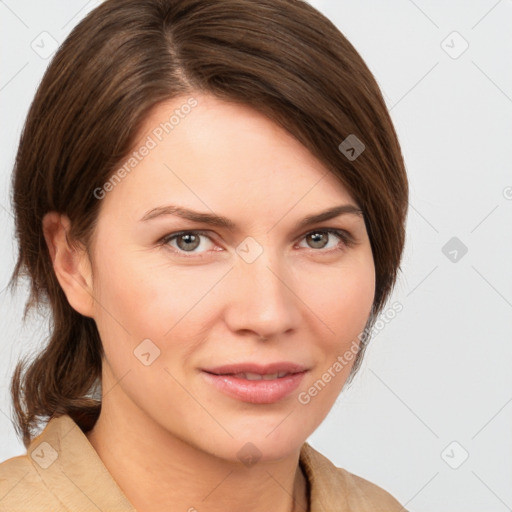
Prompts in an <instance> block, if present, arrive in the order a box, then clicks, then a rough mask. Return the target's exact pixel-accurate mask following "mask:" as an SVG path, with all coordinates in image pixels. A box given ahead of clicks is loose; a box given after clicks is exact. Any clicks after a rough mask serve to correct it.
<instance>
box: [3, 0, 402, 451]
mask: <svg viewBox="0 0 512 512" xmlns="http://www.w3.org/2000/svg"><path fill="white" fill-rule="evenodd" d="M194 91H199V92H206V93H210V94H213V95H215V96H216V97H218V98H220V99H225V100H228V101H232V102H233V101H234V102H239V103H241V104H245V105H248V106H251V107H253V108H255V109H256V110H258V111H260V112H261V113H263V114H265V115H267V116H268V117H269V118H270V119H272V120H273V121H274V122H276V123H278V124H279V125H281V126H282V127H283V128H285V129H286V130H288V132H289V133H291V134H292V135H293V136H294V137H296V139H297V140H299V141H300V142H301V143H302V144H303V145H304V146H306V147H307V148H308V149H309V150H310V151H311V152H312V154H313V155H314V156H316V157H317V158H318V159H319V160H320V161H321V162H322V163H323V164H324V165H325V166H326V167H327V168H328V169H329V171H330V172H332V173H333V174H334V175H335V176H337V177H338V178H339V180H340V182H341V183H342V184H343V185H344V186H345V187H346V188H347V190H348V191H349V193H350V194H351V195H352V196H353V197H354V199H355V200H356V201H357V203H358V205H359V206H360V208H361V209H362V210H363V213H364V220H365V223H366V228H367V231H368V234H369V238H370V242H371V247H372V251H373V256H374V262H375V271H376V292H375V297H374V303H373V307H372V313H371V315H370V317H369V320H368V324H367V329H369V328H371V326H372V325H373V322H374V321H375V320H376V316H377V314H378V313H379V312H380V311H381V310H382V308H383V306H384V304H385V302H386V300H387V298H388V296H389V294H390V292H391V290H392V288H393V286H394V284H395V280H396V277H397V272H398V270H399V268H400V267H399V264H400V260H401V255H402V249H403V246H404V239H405V219H406V214H407V204H408V183H407V177H406V171H405V166H404V162H403V157H402V154H401V150H400V146H399V143H398V140H397V136H396V133H395V130H394V127H393V125H392V122H391V119H390V116H389V114H388V110H387V108H386V105H385V103H384V100H383V98H382V95H381V92H380V90H379V87H378V85H377V83H376V81H375V79H374V77H373V75H372V73H371V72H370V70H369V69H368V67H367V66H366V64H365V62H364V61H363V59H362V58H361V57H360V55H359V54H358V53H357V51H356V50H355V49H354V47H353V46H352V45H351V44H350V43H349V42H348V41H347V39H346V38H345V37H344V36H343V35H342V34H341V33H340V31H339V30H338V29H337V28H336V27H335V25H333V24H332V23H331V22H330V21H329V20H328V19H327V18H325V17H324V16H323V15H322V14H321V13H319V12H318V11H316V10H315V9H314V8H313V7H312V6H310V5H309V4H307V3H306V2H304V1H302V0H257V1H251V0H216V1H214V2H212V1H205V0H107V1H105V2H104V3H103V4H101V5H100V6H99V7H97V8H96V9H94V10H93V11H92V12H91V13H89V14H88V15H87V16H86V17H85V18H84V19H83V20H82V21H81V22H80V23H79V24H78V25H77V26H76V27H75V28H74V30H73V31H72V32H71V34H70V35H69V37H68V38H67V39H66V40H65V41H64V43H63V44H62V45H61V47H60V48H59V50H58V51H57V53H56V54H55V56H54V58H53V60H52V61H51V63H50V65H49V67H48V68H47V70H46V73H45V75H44V77H43V80H42V82H41V84H40V86H39V88H38V90H37V93H36V95H35V98H34V100H33V103H32V105H31V107H30V110H29V113H28V116H27V119H26V122H25V125H24V128H23V132H22V135H21V138H20V143H19V148H18V152H17V156H16V161H15V167H14V172H13V197H12V201H13V209H14V212H15V227H16V236H17V240H18V245H19V254H18V259H17V263H16V266H15V269H14V271H13V275H12V277H11V281H10V286H11V288H12V285H13V283H14V282H16V281H17V280H18V279H19V278H20V277H21V276H27V277H28V278H29V280H30V296H29V298H28V301H27V304H26V306H25V316H24V318H26V314H27V312H28V311H29V310H30V309H31V308H33V307H35V306H42V305H47V306H49V308H50V310H51V314H50V317H49V318H50V335H49V342H48V344H47V346H45V348H44V350H42V351H41V352H40V353H39V354H38V355H37V357H36V358H35V359H34V360H33V361H32V362H30V364H28V367H26V362H25V361H20V362H19V363H18V365H17V366H16V368H15V371H14V375H13V378H12V383H11V394H12V400H13V403H14V409H15V415H16V422H15V423H16V424H15V427H16V430H17V432H18V435H20V436H22V438H23V442H24V444H25V446H26V447H28V444H29V443H30V441H31V438H32V437H33V436H34V435H35V429H36V428H37V421H39V420H42V419H45V420H48V419H50V418H51V417H54V416H61V415H63V414H69V415H70V416H71V417H72V418H73V419H74V420H75V421H76V422H77V423H78V424H79V425H80V427H81V428H82V429H83V430H84V431H87V430H89V429H90V428H92V426H93V425H94V423H95V421H96V419H97V417H98V414H99V411H100V408H101V401H100V400H98V399H97V397H95V396H94V395H93V394H92V391H93V390H94V389H95V387H97V386H98V384H100V383H101V380H100V379H101V358H102V354H103V352H102V344H101V340H100V337H99V334H98V330H97V328H96V324H95V322H94V320H93V319H92V318H88V317H84V316H82V315H80V314H79V313H77V312H76V311H75V310H74V309H73V308H72V307H71V306H70V304H69V303H68V301H67V298H66V296H65V294H64V292H63V291H62V289H61V287H60V285H59V282H58V281H57V279H56V276H55V273H54V270H53V266H52V262H51V259H50V256H49V251H48V248H47V245H46V242H45V239H44V236H43V231H42V218H43V216H44V215H45V214H46V213H47V212H49V211H56V212H59V213H62V214H65V215H67V216H68V217H69V219H70V221H71V232H70V238H71V240H72V241H76V242H77V243H78V242H80V243H84V244H85V246H86V247H87V246H88V241H89V240H90V236H91V233H92V232H93V230H94V227H95V221H96V219H97V215H98V212H99V207H100V201H98V199H97V198H96V196H95V195H94V193H93V191H94V190H95V189H97V188H98V187H101V186H102V185H103V184H104V183H105V182H106V181H107V180H108V179H109V177H110V176H111V175H112V174H113V173H114V172H115V170H116V168H117V167H116V166H117V165H118V164H119V162H122V161H123V159H124V157H125V156H126V155H127V154H128V152H129V151H130V149H131V148H132V146H133V144H134V143H135V141H136V137H137V135H138V132H139V129H140V127H141V125H142V123H143V121H144V120H145V118H146V117H147V115H148V114H149V112H150V111H151V109H153V108H154V107H155V106H156V105H157V104H159V103H160V102H162V101H164V100H169V99H171V98H173V97H177V96H182V95H190V94H192V93H193V92H194ZM351 134H353V135H355V136H356V137H357V138H358V139H359V140H360V141H362V142H363V143H364V145H365V149H364V151H363V152H362V153H361V154H360V155H359V156H358V157H357V158H355V159H351V158H347V154H345V153H343V152H342V151H341V150H340V149H339V148H338V146H339V145H340V143H341V142H342V141H344V140H345V139H346V138H347V136H349V135H351ZM362 341H363V343H361V346H360V349H359V352H358V355H357V357H356V360H355V363H354V366H353V368H352V371H351V375H350V378H351V377H352V376H353V375H354V373H355V372H356V371H357V369H358V367H359V365H360V363H361V358H362V356H363V353H364V350H365V347H366V340H364V339H363V340H362Z"/></svg>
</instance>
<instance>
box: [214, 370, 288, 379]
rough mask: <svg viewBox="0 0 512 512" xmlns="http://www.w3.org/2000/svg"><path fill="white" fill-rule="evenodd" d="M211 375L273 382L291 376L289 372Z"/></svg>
mask: <svg viewBox="0 0 512 512" xmlns="http://www.w3.org/2000/svg"><path fill="white" fill-rule="evenodd" d="M208 373H209V372H208ZM297 373H298V372H297ZM212 375H228V376H230V377H236V378H237V379H245V380H275V379H282V378H283V377H286V376H287V375H293V374H292V373H290V372H277V373H267V374H261V373H250V372H239V373H212Z"/></svg>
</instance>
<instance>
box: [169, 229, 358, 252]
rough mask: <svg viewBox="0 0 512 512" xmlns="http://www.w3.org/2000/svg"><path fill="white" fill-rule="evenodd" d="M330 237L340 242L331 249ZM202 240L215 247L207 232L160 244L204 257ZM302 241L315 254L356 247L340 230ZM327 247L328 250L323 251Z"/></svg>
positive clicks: (183, 234) (318, 232)
mask: <svg viewBox="0 0 512 512" xmlns="http://www.w3.org/2000/svg"><path fill="white" fill-rule="evenodd" d="M329 235H335V236H336V237H337V238H338V242H337V243H336V240H334V242H335V243H334V245H331V247H329V246H328V244H329ZM202 238H205V239H206V240H208V241H209V243H210V244H211V245H212V246H215V244H214V242H213V241H212V239H211V237H210V236H209V235H208V234H207V232H205V231H180V232H178V233H171V234H169V235H166V236H164V237H163V238H161V239H160V241H159V243H160V244H161V245H164V246H168V247H170V248H171V250H172V251H173V252H175V253H178V254H180V253H181V254H184V253H190V254H191V255H192V254H196V255H197V256H196V257H202V254H203V253H205V252H208V243H207V244H206V246H207V247H206V249H205V250H203V251H196V249H197V248H198V247H200V246H201V239H202ZM301 239H303V240H306V242H308V243H309V244H310V246H309V247H310V248H311V249H313V250H314V249H319V250H317V251H314V252H320V253H323V252H325V253H330V252H331V251H335V250H339V249H340V246H339V240H341V241H342V244H343V246H345V247H352V246H353V245H355V240H354V239H353V238H352V236H351V235H350V234H349V233H348V232H347V231H344V230H340V229H331V228H325V229H316V230H314V231H310V232H309V233H306V234H305V235H303V236H302V238H301ZM203 245H204V244H203ZM326 247H327V250H322V249H325V248H326ZM214 250H218V249H214ZM185 257H187V256H185ZM190 257H193V256H190Z"/></svg>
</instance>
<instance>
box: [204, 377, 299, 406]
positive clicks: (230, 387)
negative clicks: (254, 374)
mask: <svg viewBox="0 0 512 512" xmlns="http://www.w3.org/2000/svg"><path fill="white" fill-rule="evenodd" d="M202 373H203V375H204V376H205V378H206V380H207V381H208V382H210V383H211V384H213V385H214V386H215V387H216V388H217V389H218V390H220V391H222V392H223V393H225V394H226V395H229V396H231V397H233V398H237V399H238V400H242V401H243V402H249V403H252V404H272V403H275V402H278V401H279V400H282V399H283V398H285V397H286V396H287V395H289V394H290V393H292V392H293V391H294V390H296V389H297V387H298V386H299V384H300V383H301V381H302V379H303V377H304V375H305V373H306V372H305V371H304V372H300V373H292V374H290V375H287V376H286V377H281V378H280V379H272V380H247V379H241V378H239V377H235V376H234V375H214V374H213V373H208V372H204V371H203V372H202Z"/></svg>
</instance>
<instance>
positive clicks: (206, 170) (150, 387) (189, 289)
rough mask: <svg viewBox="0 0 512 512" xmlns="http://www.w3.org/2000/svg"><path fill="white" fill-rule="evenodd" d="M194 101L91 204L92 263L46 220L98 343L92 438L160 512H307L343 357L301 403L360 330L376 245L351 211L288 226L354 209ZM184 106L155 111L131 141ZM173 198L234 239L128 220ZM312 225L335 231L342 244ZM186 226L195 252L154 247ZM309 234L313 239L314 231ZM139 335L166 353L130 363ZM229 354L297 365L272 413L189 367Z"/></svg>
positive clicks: (217, 105) (321, 174) (334, 185)
mask: <svg viewBox="0 0 512 512" xmlns="http://www.w3.org/2000/svg"><path fill="white" fill-rule="evenodd" d="M193 96H194V98H196V100H197V101H198V105H197V106H196V107H194V108H193V109H192V110H191V112H190V114H188V115H187V116H185V117H184V118H183V119H181V120H180V123H179V125H177V126H176V127H175V128H174V130H173V131H172V132H170V133H169V134H168V135H166V136H165V137H164V138H163V139H162V141H161V142H159V144H158V145H157V146H156V147H155V148H154V149H152V150H151V151H150V153H149V154H148V155H147V156H146V157H145V158H144V159H143V160H142V161H141V162H139V163H138V165H137V166H136V168H135V169H134V170H132V171H131V172H130V174H128V175H127V176H126V177H125V178H124V179H123V180H121V182H120V183H118V184H116V185H115V187H114V188H113V189H112V190H111V191H110V192H108V193H107V194H106V196H105V197H104V198H103V199H101V201H102V204H101V210H100V214H99V218H98V224H97V226H96V228H95V232H94V237H93V241H92V245H91V247H90V248H89V249H90V254H91V259H89V258H88V256H87V253H86V252H85V250H84V248H83V246H78V247H72V246H70V245H69V244H68V241H67V240H66V233H67V231H68V230H69V220H68V218H67V217H66V216H64V215H58V214H57V213H55V212H51V213H49V214H47V215H46V216H45V219H44V222H43V227H44V232H45V236H46V240H47V243H48V247H49V249H50V254H51V257H52V260H53V264H54V269H55V272H56V275H57V278H58V279H59V282H60V284H61V286H62V288H63V290H64V292H65V294H66V296H67V298H68V300H69V302H70V304H71V305H72V307H73V308H74V309H76V310H77V311H78V312H80V313H81V314H83V315H85V316H89V317H92V318H94V320H95V322H96V325H97V327H98V330H99V333H100V336H101V340H102V343H103V346H104V350H105V358H104V360H103V367H102V383H103V386H102V387H103V398H102V400H103V405H102V410H101V414H100V416H99V419H98V421H97V423H96V425H95V427H94V428H93V429H92V430H91V431H89V432H88V433H87V434H86V435H87V437H88V439H89V441H90V442H91V444H92V445H93V447H94V448H95V449H96V451H97V452H98V455H99V456H100V458H101V459H102V461H103V463H104V464H105V466H106V467H107V469H108V470H109V471H110V472H111V474H112V475H113V477H114V479H115V480H116V482H117V483H118V484H119V486H120V487H121V489H122V490H123V492H124V493H125V495H126V496H127V498H128V499H129V500H130V501H131V503H132V504H133V505H134V506H135V507H136V509H137V510H138V511H139V512H144V511H148V512H149V511H152V512H160V511H164V510H165V511H166V512H168V510H169V504H170V503H172V504H173V510H194V509H197V510H199V511H209V512H217V511H225V510H237V511H238V512H258V511H261V512H268V511H269V510H273V511H274V512H290V511H292V510H306V509H307V493H306V481H305V478H304V475H303V473H302V470H301V469H300V466H299V465H298V461H299V453H300V448H301V446H302V444H303V442H304V441H305V440H306V439H307V438H308V436H310V434H311V433H312V432H313V431H314V430H315V429H316V428H317V427H318V426H319V424H320V423H321V422H322V421H323V419H324V418H325V417H326V415H327V414H328V412H329V411H330V409H331V407H332V406H333V404H334V402H335V400H336V398H337V397H338V395H339V393H340V392H341V390H342V388H343V385H344V383H345V381H346V378H347V377H348V375H349V373H350V368H351V364H352V363H349V364H346V365H345V366H344V368H343V370H342V371H340V372H339V373H337V374H336V376H335V377H333V378H332V379H331V380H330V382H329V383H328V384H327V385H326V386H325V387H324V388H323V390H322V391H321V392H319V393H318V395H317V396H315V397H314V398H312V399H311V401H310V402H309V403H308V404H302V403H300V402H299V400H298V396H299V393H301V392H303V391H307V390H308V389H309V388H310V387H311V386H312V385H313V383H314V382H315V381H317V380H318V379H321V378H322V374H324V372H325V371H327V369H328V368H329V367H332V365H333V363H334V362H335V361H336V360H337V358H338V356H341V355H343V354H344V353H345V352H346V351H347V350H348V349H349V347H350V346H351V344H352V343H353V342H354V340H356V339H357V335H358V334H359V333H360V332H361V331H362V330H363V329H364V326H365V324H366V321H367V319H368V315H369V314H370V309H371V305H372V302H373V298H374V293H375V271H374V261H373V256H372V250H371V246H370V241H369V238H368V234H367V232H366V228H365V224H364V220H363V217H362V216H359V215H354V214H344V215H341V216H338V217H336V218H333V219H330V220H327V221H323V222H320V223H318V224H315V225H311V226H308V227H306V228H301V229H298V228H297V225H298V222H299V221H300V220H302V219H303V218H304V217H306V216H308V215H312V214H315V213H319V212H321V211H324V210H326V209H328V208H329V207H332V206H338V205H341V204H352V205H354V206H358V205H357V203H356V202H355V200H354V199H353V198H352V197H351V195H350V194H349V193H348V192H347V190H346V189H345V188H344V187H343V186H342V185H341V184H340V182H339V181H338V180H337V179H336V178H335V177H334V176H333V175H332V174H330V173H328V171H327V169H326V168H325V167H324V166H323V165H322V164H321V163H320V162H319V161H318V160H317V159H316V158H314V157H313V155H312V154H311V153H310V152H309V151H308V150H307V149H306V148H305V147H304V146H303V145H302V144H300V143H299V142H298V141H297V140H296V139H294V138H293V137H292V136H291V135H290V134H289V133H288V132H286V131H284V130H283V129H282V128H280V127H279V126H277V125H276V124H275V123H273V122H272V121H270V120H269V119H268V118H266V117H265V116H263V115H262V114H260V113H258V112H257V111H255V110H253V109H251V108H250V107H247V106H241V105H238V104H235V103H228V102H224V101H221V100H219V99H217V98H215V97H213V96H210V95H204V94H199V93H197V94H193ZM187 98H188V97H181V98H174V99H173V100H171V101H167V102H164V103H162V104H160V105H158V107H157V108H156V109H154V111H153V112H152V114H151V115H150V116H149V117H148V119H147V120H146V122H145V124H144V127H143V129H142V130H141V132H140V139H139V141H138V143H137V144H136V145H135V148H139V147H140V146H141V144H143V142H144V141H145V140H146V139H147V136H148V134H151V133H152V130H154V129H155V127H157V126H158V125H159V123H160V122H163V121H165V120H167V119H169V117H170V115H172V112H173V111H174V109H176V108H179V107H180V105H183V104H184V103H185V102H186V99H187ZM168 204H174V205H181V206H185V207H187V208H191V209H194V210H198V211H201V212H207V213H212V212H214V213H215V214H217V215H223V216H225V217H228V218H229V219H231V220H233V221H234V222H236V224H237V229H236V230H230V229H227V228H224V227H216V226H215V227H213V226H209V225H206V224H204V223H201V222H192V221H189V220H185V219H182V218H179V217H177V216H173V215H162V216H160V217H157V218H155V219H153V220H150V221H147V222H141V221H140V219H141V218H142V217H143V216H144V214H145V213H146V212H148V211H150V210H152V209H153V208H156V207H159V206H164V205H168ZM321 228H323V229H325V228H333V229H340V230H344V231H346V232H348V233H350V235H351V237H352V238H353V240H354V244H353V245H352V246H348V245H345V243H344V242H343V240H342V239H341V238H339V237H338V236H337V235H335V234H329V233H326V232H322V231H321ZM181 230H203V231H206V232H207V233H206V235H204V236H201V237H199V241H200V243H199V245H197V246H196V244H195V243H194V241H195V240H197V239H193V240H192V242H191V241H190V240H188V241H187V240H183V238H182V239H181V240H180V239H174V241H167V244H165V243H161V242H159V241H160V240H161V239H162V238H163V237H164V236H166V235H169V234H172V233H176V232H179V231H181ZM316 231H320V233H323V236H322V234H320V235H317V237H318V238H317V239H315V238H312V237H311V236H308V235H310V234H311V233H312V232H316ZM247 237H252V238H253V239H254V240H255V241H256V242H257V244H259V245H258V246H257V247H259V248H261V250H262V253H261V255H260V256H259V257H257V258H256V259H255V260H254V261H253V262H251V263H247V262H246V261H245V260H244V259H243V258H242V257H241V256H239V253H237V251H236V250H237V247H239V246H241V244H242V242H244V240H245V239H246V238H247ZM315 240H316V243H315ZM187 244H188V245H187ZM242 246H243V244H242ZM253 247H254V246H253ZM187 248H188V251H187ZM262 337H265V338H266V339H264V340H263V339H262ZM145 339H150V340H151V341H152V343H154V345H155V346H157V347H158V348H159V350H160V354H159V356H158V357H157V358H156V359H155V360H154V361H153V362H152V363H151V364H150V365H144V364H142V363H141V361H140V360H139V358H137V357H136V356H135V355H134V350H135V349H136V348H137V347H138V346H139V344H140V343H141V342H142V340H145ZM240 361H255V362H259V363H268V362H275V361H293V362H297V363H301V364H304V365H306V366H307V367H308V368H309V371H308V372H307V373H306V375H305V377H304V379H303V381H302V383H301V385H300V387H299V389H297V390H296V391H294V392H293V393H292V394H291V395H289V396H287V397H286V398H284V399H282V400H280V401H279V402H277V403H272V404H251V403H246V402H243V401H241V400H237V399H235V398H232V397H230V396H227V395H225V394H224V393H222V392H220V391H218V390H217V389H216V388H214V387H213V386H211V385H210V384H209V383H207V382H206V381H205V379H204V378H203V375H202V374H201V371H200V369H201V368H205V367H207V366H212V365H222V364H227V363H233V362H240ZM248 442H250V443H252V444H253V445H255V446H256V447H257V448H258V450H259V452H260V454H261V458H260V459H259V460H258V462H257V463H256V464H254V465H252V466H250V467H248V466H246V465H245V464H243V463H242V462H241V460H240V459H239V457H238V455H237V452H238V451H239V450H240V449H241V448H242V447H243V446H244V445H245V444H246V443H248ZM177 482H178V483H179V484H178V485H177ZM192 507H193V508H192Z"/></svg>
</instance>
